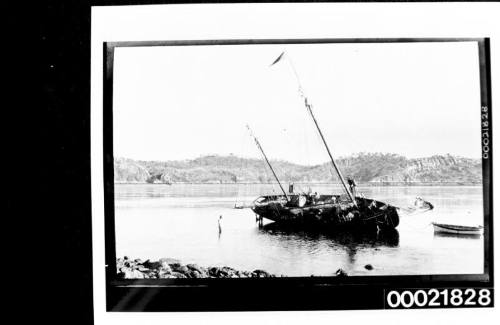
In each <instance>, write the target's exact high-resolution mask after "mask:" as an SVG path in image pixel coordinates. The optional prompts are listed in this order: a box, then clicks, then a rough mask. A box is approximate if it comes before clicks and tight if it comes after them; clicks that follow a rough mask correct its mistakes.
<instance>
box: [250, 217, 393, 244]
mask: <svg viewBox="0 0 500 325" xmlns="http://www.w3.org/2000/svg"><path fill="white" fill-rule="evenodd" d="M258 231H259V233H261V234H263V235H270V236H277V237H279V236H282V237H293V236H299V237H300V238H301V240H311V241H317V240H320V239H321V240H331V241H332V242H333V243H336V244H338V245H342V246H345V247H348V248H356V247H359V246H364V247H377V246H386V247H397V246H399V232H398V230H397V229H385V230H374V231H362V232H360V231H356V230H349V229H342V230H340V229H331V228H318V227H314V226H308V225H300V226H299V225H294V224H283V223H270V224H267V225H264V226H262V227H260V228H259V230H258Z"/></svg>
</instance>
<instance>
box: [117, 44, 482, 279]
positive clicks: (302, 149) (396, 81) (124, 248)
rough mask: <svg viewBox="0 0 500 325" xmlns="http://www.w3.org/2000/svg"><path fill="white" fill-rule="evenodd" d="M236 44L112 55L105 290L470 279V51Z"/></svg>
mask: <svg viewBox="0 0 500 325" xmlns="http://www.w3.org/2000/svg"><path fill="white" fill-rule="evenodd" d="M210 43H212V44H210ZM236 43H237V44H232V43H231V42H219V41H214V42H201V43H190V42H186V43H184V44H183V43H180V44H175V43H173V44H172V43H168V44H167V43H165V44H162V43H159V44H149V45H148V44H140V43H139V44H133V45H132V46H131V45H130V44H126V43H125V44H120V43H117V44H115V45H116V46H114V53H113V66H112V69H113V71H112V73H113V79H112V87H113V88H112V89H113V97H112V116H113V134H112V137H113V167H114V171H113V172H114V177H113V180H114V184H113V185H114V219H115V221H114V222H115V249H116V271H117V277H118V278H123V279H163V278H166V279H171V278H174V279H175V278H249V277H257V278H258V277H331V276H359V275H365V276H367V275H369V276H371V275H435V274H482V273H483V272H484V265H485V261H484V256H485V254H484V238H483V231H484V227H485V224H484V220H485V218H484V211H483V174H482V154H483V153H482V146H481V145H480V144H481V125H482V124H481V112H480V105H479V104H480V103H481V91H480V90H481V89H480V68H479V67H480V60H479V50H478V41H477V40H457V41H452V40H442V41H436V40H428V41H425V40H423V41H413V40H408V41H398V42H391V41H384V40H380V41H376V40H370V41H368V42H367V41H363V40H351V41H349V42H335V40H332V41H328V40H320V41H315V40H304V41H301V42H300V43H295V44H290V43H288V42H286V41H275V42H273V41H269V42H265V43H264V42H260V44H259V42H257V44H245V43H244V42H236ZM248 43H250V42H248ZM276 43H277V44H276ZM121 45H123V46H121ZM382 81H383V82H382Z"/></svg>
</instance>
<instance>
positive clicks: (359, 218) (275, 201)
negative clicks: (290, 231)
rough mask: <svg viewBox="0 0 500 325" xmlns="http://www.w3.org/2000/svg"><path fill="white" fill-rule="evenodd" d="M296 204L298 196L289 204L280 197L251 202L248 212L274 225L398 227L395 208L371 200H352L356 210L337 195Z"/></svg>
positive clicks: (292, 198) (263, 198) (292, 197)
mask: <svg viewBox="0 0 500 325" xmlns="http://www.w3.org/2000/svg"><path fill="white" fill-rule="evenodd" d="M298 201H299V198H298V195H295V196H291V197H290V200H289V201H287V200H286V199H285V198H284V196H263V197H260V198H258V199H257V200H256V201H255V202H254V206H253V207H252V210H253V211H254V212H255V213H256V214H257V215H258V216H259V217H261V218H266V219H269V220H272V221H275V222H280V223H294V224H308V225H317V226H323V227H329V228H332V229H339V228H352V229H361V228H377V227H378V228H381V229H382V228H383V229H394V228H396V227H397V226H398V224H399V215H398V212H397V210H396V208H395V207H393V206H390V205H388V204H385V203H383V202H379V201H375V200H370V199H365V198H360V197H356V203H357V207H355V206H354V205H353V204H352V203H349V202H348V201H346V200H345V199H342V198H341V197H340V196H338V195H333V196H332V195H330V196H326V195H322V196H320V197H319V198H318V199H317V200H313V201H310V202H307V203H306V204H304V205H303V206H301V205H300V204H296V203H297V202H298Z"/></svg>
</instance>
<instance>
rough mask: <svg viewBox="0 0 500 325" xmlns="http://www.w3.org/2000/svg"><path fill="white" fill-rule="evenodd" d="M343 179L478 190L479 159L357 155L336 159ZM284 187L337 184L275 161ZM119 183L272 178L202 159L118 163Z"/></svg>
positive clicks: (230, 161)
mask: <svg viewBox="0 0 500 325" xmlns="http://www.w3.org/2000/svg"><path fill="white" fill-rule="evenodd" d="M337 163H338V165H339V167H340V168H341V169H342V172H343V174H344V175H350V176H352V177H354V178H355V179H356V181H357V182H358V184H365V185H374V186H380V185H478V184H481V182H482V165H481V159H471V158H464V157H458V156H452V155H435V156H432V157H426V158H414V159H408V158H406V157H403V156H400V155H396V154H384V153H358V154H355V155H352V156H349V157H341V158H339V159H337ZM272 164H273V167H274V168H275V170H276V173H277V174H278V177H279V179H280V180H282V181H283V182H295V183H309V184H311V183H332V182H333V183H336V182H337V179H336V177H335V176H333V174H332V173H331V167H330V164H329V163H325V164H320V165H315V166H303V165H298V164H293V163H290V162H286V161H282V160H273V161H272ZM114 166H115V168H114V169H115V173H114V178H115V182H116V183H158V184H183V183H189V184H235V183H269V182H274V178H273V176H272V175H270V174H269V173H268V172H267V169H266V168H267V167H266V166H265V164H264V163H263V161H262V160H259V159H250V158H240V157H237V156H232V155H230V156H218V155H212V156H203V157H200V158H196V159H192V160H182V161H142V160H133V159H127V158H116V159H115V161H114Z"/></svg>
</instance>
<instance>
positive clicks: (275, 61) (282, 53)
mask: <svg viewBox="0 0 500 325" xmlns="http://www.w3.org/2000/svg"><path fill="white" fill-rule="evenodd" d="M284 54H285V52H281V54H280V56H278V58H277V59H276V60H274V62H273V63H271V65H270V66H273V65H275V64H276V63H278V61H279V60H281V58H282V57H283V55H284Z"/></svg>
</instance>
